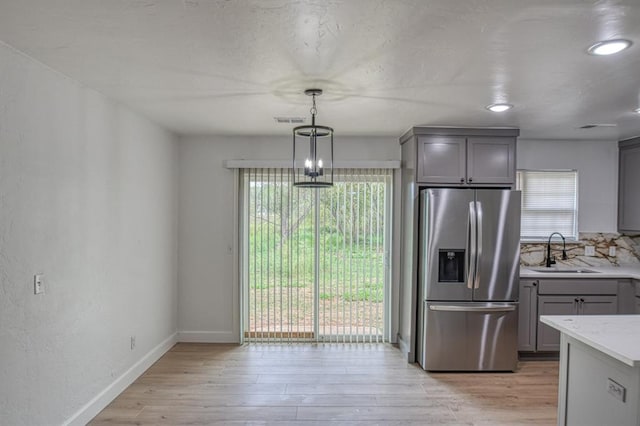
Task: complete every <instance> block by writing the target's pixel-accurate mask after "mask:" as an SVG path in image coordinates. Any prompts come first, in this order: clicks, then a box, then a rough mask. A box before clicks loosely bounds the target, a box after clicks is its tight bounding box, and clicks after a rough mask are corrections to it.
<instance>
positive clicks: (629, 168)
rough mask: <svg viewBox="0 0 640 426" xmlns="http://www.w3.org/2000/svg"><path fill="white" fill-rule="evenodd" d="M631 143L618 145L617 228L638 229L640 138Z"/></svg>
mask: <svg viewBox="0 0 640 426" xmlns="http://www.w3.org/2000/svg"><path fill="white" fill-rule="evenodd" d="M638 141H639V142H638V143H637V144H636V143H634V144H632V145H628V146H626V145H622V144H621V145H620V164H619V178H618V179H619V182H618V230H619V231H640V192H638V182H640V167H638V164H640V139H638Z"/></svg>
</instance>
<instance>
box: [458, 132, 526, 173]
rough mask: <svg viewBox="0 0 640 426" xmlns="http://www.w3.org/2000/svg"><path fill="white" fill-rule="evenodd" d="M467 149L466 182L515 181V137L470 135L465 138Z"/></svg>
mask: <svg viewBox="0 0 640 426" xmlns="http://www.w3.org/2000/svg"><path fill="white" fill-rule="evenodd" d="M467 150H468V151H467V182H468V183H470V184H485V183H487V184H492V183H502V184H509V185H512V184H514V183H515V179H516V139H515V138H507V137H482V136H477V137H470V138H468V139H467Z"/></svg>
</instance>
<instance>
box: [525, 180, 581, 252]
mask: <svg viewBox="0 0 640 426" xmlns="http://www.w3.org/2000/svg"><path fill="white" fill-rule="evenodd" d="M527 172H535V173H544V172H549V173H573V174H574V175H575V193H574V206H575V207H574V209H573V231H572V234H571V235H564V234H563V235H564V237H565V239H566V241H567V242H577V241H579V238H580V237H579V232H580V231H579V226H578V219H579V206H580V204H579V194H580V180H579V179H580V174H579V173H578V170H577V169H517V170H516V183H515V188H516V189H517V190H519V191H522V189H521V188H519V183H520V182H521V173H527ZM522 192H523V193H524V191H522ZM522 211H523V212H524V207H523V208H522ZM523 217H524V215H522V217H521V220H522V218H523ZM522 229H523V227H522V226H521V229H520V242H522V243H529V242H530V243H539V242H542V241H547V239H548V236H546V237H545V236H539V237H535V236H524V235H522ZM552 232H555V231H553V230H549V231H548V235H550V234H551V233H552Z"/></svg>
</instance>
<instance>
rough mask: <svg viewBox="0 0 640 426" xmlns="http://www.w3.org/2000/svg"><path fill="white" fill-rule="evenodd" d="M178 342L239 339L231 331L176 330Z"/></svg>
mask: <svg viewBox="0 0 640 426" xmlns="http://www.w3.org/2000/svg"><path fill="white" fill-rule="evenodd" d="M178 342H185V343H239V340H238V336H236V335H235V333H233V332H232V331H178Z"/></svg>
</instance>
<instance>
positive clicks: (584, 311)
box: [536, 296, 618, 351]
mask: <svg viewBox="0 0 640 426" xmlns="http://www.w3.org/2000/svg"><path fill="white" fill-rule="evenodd" d="M617 310H618V301H617V297H616V296H538V315H614V314H616V312H617ZM536 350H538V351H559V350H560V333H559V332H558V331H557V330H554V329H553V328H551V327H549V326H547V325H545V324H542V323H541V322H540V321H538V342H537V345H536Z"/></svg>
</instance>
